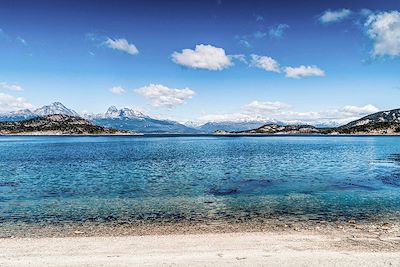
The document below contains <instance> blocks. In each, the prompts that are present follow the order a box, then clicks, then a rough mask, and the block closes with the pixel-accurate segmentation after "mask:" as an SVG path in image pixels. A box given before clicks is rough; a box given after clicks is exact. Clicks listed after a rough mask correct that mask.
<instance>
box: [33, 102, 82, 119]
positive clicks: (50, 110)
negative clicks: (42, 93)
mask: <svg viewBox="0 0 400 267" xmlns="http://www.w3.org/2000/svg"><path fill="white" fill-rule="evenodd" d="M34 113H35V114H36V115H38V116H46V115H52V114H63V115H68V116H75V117H79V114H78V113H76V112H75V111H74V110H72V109H68V108H67V107H65V106H64V105H63V104H62V103H61V102H53V103H51V104H50V105H46V106H43V107H41V108H38V109H36V110H35V111H34Z"/></svg>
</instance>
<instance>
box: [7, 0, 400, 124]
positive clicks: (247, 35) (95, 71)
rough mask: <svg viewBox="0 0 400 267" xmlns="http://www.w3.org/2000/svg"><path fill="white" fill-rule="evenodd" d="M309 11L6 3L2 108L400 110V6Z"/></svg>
mask: <svg viewBox="0 0 400 267" xmlns="http://www.w3.org/2000/svg"><path fill="white" fill-rule="evenodd" d="M299 2H300V1H227V0H220V1H217V0H216V1H214V0H210V1H207V0H205V1H7V0H2V1H1V2H0V29H1V30H0V111H1V112H5V111H8V110H15V109H19V108H25V107H29V108H31V107H39V106H41V105H44V104H48V103H50V102H54V101H60V102H62V103H64V104H65V105H66V106H68V107H71V108H73V109H75V110H76V111H78V112H83V111H87V112H93V113H97V112H104V111H105V110H106V109H107V108H108V107H109V106H111V105H115V106H117V107H125V106H127V107H135V108H137V109H140V110H143V111H144V112H146V113H148V114H150V115H153V116H158V117H164V118H171V119H176V120H179V121H187V120H190V121H207V120H251V119H267V118H275V119H279V120H286V121H308V122H311V123H312V122H317V121H331V120H332V121H338V122H342V121H348V120H350V119H353V118H356V117H359V116H362V115H364V114H367V113H370V112H374V111H377V110H385V109H393V108H399V107H400V104H399V102H398V101H397V99H399V97H400V75H399V70H400V13H399V12H400V2H398V1H307V2H306V3H304V2H303V3H299ZM112 88H113V89H112Z"/></svg>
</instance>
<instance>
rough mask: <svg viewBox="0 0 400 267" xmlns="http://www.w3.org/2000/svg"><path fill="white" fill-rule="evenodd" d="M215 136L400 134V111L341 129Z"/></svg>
mask: <svg viewBox="0 0 400 267" xmlns="http://www.w3.org/2000/svg"><path fill="white" fill-rule="evenodd" d="M215 134H400V109H393V110H388V111H381V112H377V113H374V114H370V115H367V116H365V117H362V118H361V119H358V120H355V121H352V122H350V123H348V124H346V125H343V126H339V127H331V128H319V127H315V126H311V125H277V124H266V125H263V126H261V127H258V128H255V129H252V130H247V131H224V130H217V131H215Z"/></svg>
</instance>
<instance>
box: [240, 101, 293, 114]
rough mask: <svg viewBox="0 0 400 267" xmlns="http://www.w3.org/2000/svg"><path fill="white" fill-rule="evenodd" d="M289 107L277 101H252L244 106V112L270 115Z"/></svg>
mask: <svg viewBox="0 0 400 267" xmlns="http://www.w3.org/2000/svg"><path fill="white" fill-rule="evenodd" d="M289 107H290V106H289V105H288V104H286V103H282V102H279V101H275V102H270V101H258V100H254V101H252V102H250V103H248V104H247V105H245V108H246V110H248V111H251V112H255V113H260V114H265V113H271V112H275V111H278V110H283V109H287V108H289Z"/></svg>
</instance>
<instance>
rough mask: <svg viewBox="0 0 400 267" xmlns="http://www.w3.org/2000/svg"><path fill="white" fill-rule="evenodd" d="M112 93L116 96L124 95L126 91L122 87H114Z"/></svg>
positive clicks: (111, 89)
mask: <svg viewBox="0 0 400 267" xmlns="http://www.w3.org/2000/svg"><path fill="white" fill-rule="evenodd" d="M110 92H111V93H113V94H116V95H122V94H123V93H125V92H126V90H125V89H124V88H122V87H121V86H113V87H111V88H110Z"/></svg>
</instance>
